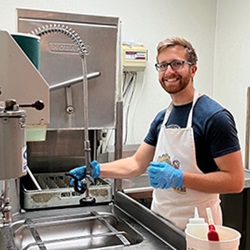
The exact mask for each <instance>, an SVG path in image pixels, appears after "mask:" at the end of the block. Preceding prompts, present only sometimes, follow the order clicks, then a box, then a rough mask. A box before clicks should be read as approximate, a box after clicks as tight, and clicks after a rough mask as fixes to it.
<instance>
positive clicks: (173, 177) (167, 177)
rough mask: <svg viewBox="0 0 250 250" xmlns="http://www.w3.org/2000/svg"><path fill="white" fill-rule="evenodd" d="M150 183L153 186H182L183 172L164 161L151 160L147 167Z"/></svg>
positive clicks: (163, 187)
mask: <svg viewBox="0 0 250 250" xmlns="http://www.w3.org/2000/svg"><path fill="white" fill-rule="evenodd" d="M148 175H149V180H150V184H151V186H152V187H154V188H162V189H167V188H170V187H177V188H182V185H183V173H182V170H180V169H175V168H174V167H172V166H171V165H169V164H168V163H166V162H151V163H150V166H149V167H148Z"/></svg>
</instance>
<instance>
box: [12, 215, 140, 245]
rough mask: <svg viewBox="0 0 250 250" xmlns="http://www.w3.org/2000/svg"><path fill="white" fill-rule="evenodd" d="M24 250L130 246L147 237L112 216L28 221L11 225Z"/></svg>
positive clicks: (73, 216)
mask: <svg viewBox="0 0 250 250" xmlns="http://www.w3.org/2000/svg"><path fill="white" fill-rule="evenodd" d="M10 229H11V234H12V235H13V239H14V243H15V246H16V248H17V249H20V250H64V249H65V250H66V249H67V250H71V249H72V250H73V249H74V250H77V249H96V248H98V249H100V248H104V247H112V246H130V245H135V244H138V243H140V242H142V241H143V237H142V236H141V234H139V233H138V232H137V231H135V230H134V229H133V228H132V227H131V226H130V225H129V224H127V223H126V222H125V221H123V220H121V219H120V218H119V217H117V216H116V215H114V214H112V213H109V212H105V213H103V212H95V211H91V212H87V213H81V214H75V215H68V216H61V215H60V216H52V217H43V218H39V219H38V218H35V219H30V218H29V219H26V220H20V221H17V222H14V223H13V224H12V225H11V228H10Z"/></svg>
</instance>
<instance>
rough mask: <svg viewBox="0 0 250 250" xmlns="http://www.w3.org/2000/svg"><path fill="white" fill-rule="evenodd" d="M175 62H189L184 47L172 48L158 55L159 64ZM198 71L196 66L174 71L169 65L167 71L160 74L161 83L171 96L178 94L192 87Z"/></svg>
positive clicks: (187, 66)
mask: <svg viewBox="0 0 250 250" xmlns="http://www.w3.org/2000/svg"><path fill="white" fill-rule="evenodd" d="M175 60H180V61H187V58H186V51H185V48H184V47H182V46H179V45H176V46H170V47H167V48H165V49H164V50H162V51H161V52H160V54H159V55H158V63H170V62H172V61H175ZM196 70H197V67H196V65H191V66H190V65H188V64H184V65H183V68H182V69H179V70H173V69H172V68H171V66H170V65H169V66H168V67H167V69H166V70H165V71H161V72H159V82H160V84H161V86H162V87H163V88H164V89H165V90H166V91H167V92H168V93H169V94H176V93H178V92H180V91H182V90H183V89H185V88H186V87H187V86H188V85H192V79H193V77H194V75H195V72H196Z"/></svg>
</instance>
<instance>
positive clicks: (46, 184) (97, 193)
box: [21, 173, 112, 209]
mask: <svg viewBox="0 0 250 250" xmlns="http://www.w3.org/2000/svg"><path fill="white" fill-rule="evenodd" d="M34 177H35V178H36V180H37V182H38V184H39V186H40V187H41V189H42V190H38V189H37V188H36V187H35V185H34V183H33V182H32V180H31V179H30V178H29V177H28V176H25V177H24V179H23V180H22V182H21V187H22V196H23V199H22V202H23V208H24V209H38V208H50V207H61V206H72V205H79V200H80V199H82V198H84V197H86V192H85V193H84V194H80V193H78V192H76V191H75V190H74V188H73V187H71V186H70V185H69V183H70V179H71V178H70V177H69V176H67V175H65V173H42V174H41V173H39V174H38V173H36V174H34ZM89 195H90V196H91V197H93V198H95V200H96V203H108V202H111V200H112V184H111V183H110V182H109V181H106V180H104V179H96V184H95V185H91V186H90V188H89Z"/></svg>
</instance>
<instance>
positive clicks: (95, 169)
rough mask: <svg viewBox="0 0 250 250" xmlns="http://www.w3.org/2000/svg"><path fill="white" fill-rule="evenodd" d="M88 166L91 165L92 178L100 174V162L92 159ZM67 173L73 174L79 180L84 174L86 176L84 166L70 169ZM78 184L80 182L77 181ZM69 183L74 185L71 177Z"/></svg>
mask: <svg viewBox="0 0 250 250" xmlns="http://www.w3.org/2000/svg"><path fill="white" fill-rule="evenodd" d="M90 166H91V170H92V177H93V178H94V179H96V178H98V177H99V176H100V164H99V163H98V161H92V162H91V163H90ZM69 173H70V174H72V175H74V176H75V177H77V179H78V180H79V181H80V180H82V179H83V178H85V176H86V166H82V167H77V168H74V169H71V170H70V171H69ZM79 184H80V182H79ZM70 185H74V180H73V179H71V180H70ZM80 186H81V185H80Z"/></svg>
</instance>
